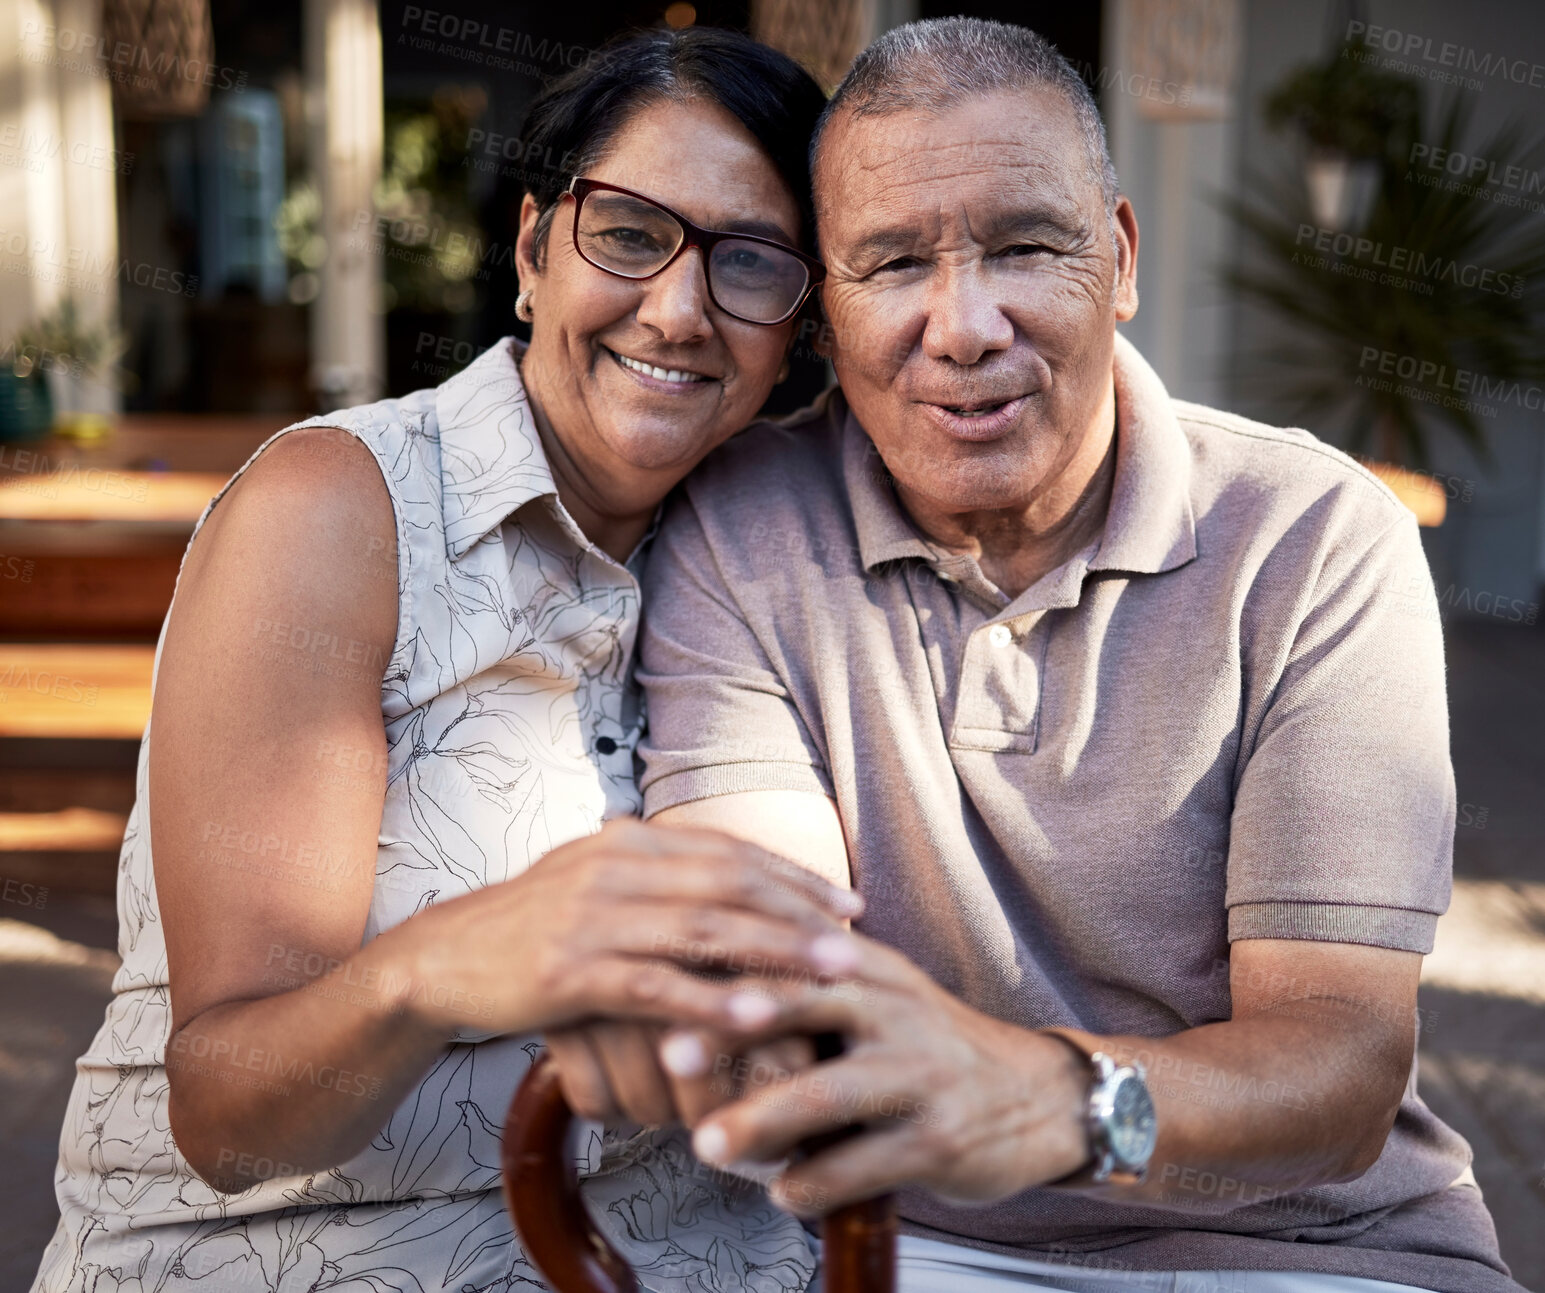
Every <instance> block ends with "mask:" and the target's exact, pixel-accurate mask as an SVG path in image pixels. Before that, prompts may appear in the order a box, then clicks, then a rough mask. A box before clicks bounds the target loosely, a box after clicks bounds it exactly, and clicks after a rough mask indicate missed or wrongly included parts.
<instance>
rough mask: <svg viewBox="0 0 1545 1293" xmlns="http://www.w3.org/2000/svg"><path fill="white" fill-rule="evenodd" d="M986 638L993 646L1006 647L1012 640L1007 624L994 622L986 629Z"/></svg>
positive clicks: (1012, 636)
mask: <svg viewBox="0 0 1545 1293" xmlns="http://www.w3.org/2000/svg"><path fill="white" fill-rule="evenodd" d="M987 640H988V641H989V642H991V643H992V644H993V646H995V647H1006V646H1008V644H1009V643H1010V642H1012V641H1013V640H1014V635H1013V633H1011V632H1010V631H1009V626H1008V625H1007V624H994V625H993V626H992V627H991V628H990V629H988V630H987Z"/></svg>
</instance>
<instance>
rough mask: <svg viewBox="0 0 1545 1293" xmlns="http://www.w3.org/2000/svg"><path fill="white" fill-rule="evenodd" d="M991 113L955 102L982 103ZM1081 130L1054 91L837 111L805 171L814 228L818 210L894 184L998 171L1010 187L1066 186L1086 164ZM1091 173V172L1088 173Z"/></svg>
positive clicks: (879, 195)
mask: <svg viewBox="0 0 1545 1293" xmlns="http://www.w3.org/2000/svg"><path fill="white" fill-rule="evenodd" d="M989 102H990V103H991V106H992V107H993V108H994V109H997V108H999V107H1001V108H1002V109H1003V111H1001V112H999V111H994V113H993V114H992V118H991V119H990V120H989V121H987V122H983V121H982V119H981V118H982V114H981V113H968V112H964V111H959V110H957V109H962V108H965V107H966V106H967V105H970V104H977V105H982V106H987V104H988V103H989ZM1082 143H1083V141H1082V137H1081V135H1080V133H1079V129H1078V123H1077V120H1076V118H1075V117H1074V115H1073V111H1072V108H1071V106H1070V105H1068V104H1067V103H1066V101H1065V100H1063V99H1062V98H1061V96H1060V95H1056V94H1050V93H1046V92H1044V91H1038V90H1029V91H1023V92H1020V93H1016V94H1013V95H1008V94H1001V95H993V96H989V98H988V99H983V98H971V99H967V100H965V101H963V102H962V103H959V104H954V105H951V106H950V107H948V108H946V109H944V110H942V111H936V110H932V109H927V108H904V109H898V110H896V111H892V112H885V113H875V114H861V113H857V112H852V111H848V112H839V113H838V114H837V115H836V116H835V117H833V119H832V120H831V122H830V123H829V124H828V126H827V128H826V132H825V135H824V137H823V139H822V141H821V148H820V153H819V155H818V157H817V164H816V169H815V174H814V176H813V177H812V178H813V181H814V190H815V205H816V222H817V231H818V232H819V227H820V224H821V221H822V213H823V212H824V213H826V214H827V218H828V220H829V216H830V213H831V212H832V211H834V210H837V209H851V208H852V204H854V203H864V204H868V203H875V202H884V201H886V200H887V199H888V198H892V197H895V196H898V194H897V193H896V192H895V191H896V190H897V189H900V188H906V187H917V186H920V185H928V186H933V185H942V186H946V187H947V186H948V185H950V184H951V183H952V182H960V181H966V180H971V181H976V180H980V179H982V178H989V179H993V178H997V179H1001V180H1002V181H1004V182H1005V183H1010V184H1012V185H1013V186H1014V187H1020V186H1021V185H1031V186H1035V185H1037V184H1038V183H1051V184H1055V185H1056V186H1057V187H1066V185H1067V182H1068V180H1069V179H1070V178H1071V177H1070V176H1069V175H1068V173H1067V172H1068V170H1069V168H1070V166H1071V168H1072V169H1073V170H1074V171H1075V173H1076V174H1077V175H1078V176H1080V177H1082V176H1083V174H1084V172H1085V171H1087V169H1088V168H1087V165H1086V164H1085V161H1084V156H1083V146H1082ZM1089 178H1090V179H1091V180H1092V178H1093V177H1089Z"/></svg>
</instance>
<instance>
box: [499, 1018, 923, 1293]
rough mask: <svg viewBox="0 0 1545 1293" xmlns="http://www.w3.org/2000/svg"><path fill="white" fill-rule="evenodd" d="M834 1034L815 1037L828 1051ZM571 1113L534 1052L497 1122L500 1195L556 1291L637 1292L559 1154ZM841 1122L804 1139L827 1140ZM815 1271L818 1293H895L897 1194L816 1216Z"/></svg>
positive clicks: (819, 1143)
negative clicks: (500, 1151) (505, 1113)
mask: <svg viewBox="0 0 1545 1293" xmlns="http://www.w3.org/2000/svg"><path fill="white" fill-rule="evenodd" d="M841 1045H842V1044H841V1040H840V1039H834V1038H833V1037H832V1036H831V1035H823V1036H822V1037H820V1038H817V1039H816V1053H817V1055H818V1056H819V1057H820V1058H822V1059H829V1058H831V1057H832V1056H833V1055H836V1054H839V1053H840V1052H841ZM573 1118H574V1115H573V1114H572V1113H571V1112H570V1110H569V1106H568V1102H567V1101H565V1100H564V1098H563V1092H562V1090H561V1089H560V1088H559V1085H558V1067H557V1065H556V1064H554V1063H553V1061H552V1059H551V1058H550V1057H549V1056H547V1055H542V1056H540V1057H539V1058H538V1059H537V1061H536V1063H534V1064H533V1065H532V1066H531V1071H530V1072H529V1073H527V1074H526V1077H525V1080H524V1081H523V1082H522V1083H521V1084H520V1089H519V1090H518V1091H516V1092H515V1099H514V1100H512V1101H511V1102H510V1112H509V1117H508V1118H506V1119H505V1123H504V1150H503V1156H502V1164H503V1168H504V1202H505V1205H506V1206H507V1207H508V1208H509V1210H510V1217H511V1218H512V1219H513V1221H514V1222H515V1230H516V1233H517V1234H518V1235H519V1236H520V1242H521V1246H522V1247H523V1248H524V1249H525V1251H526V1255H527V1256H528V1257H529V1258H530V1259H531V1261H532V1262H533V1263H534V1264H535V1265H536V1268H537V1269H538V1270H539V1271H541V1273H542V1275H543V1277H544V1278H545V1279H546V1280H547V1281H548V1282H549V1283H550V1284H551V1285H552V1286H553V1288H554V1289H555V1290H557V1293H638V1281H637V1280H636V1279H635V1278H634V1275H633V1271H632V1269H631V1268H630V1267H629V1266H628V1264H627V1262H625V1261H624V1260H623V1258H622V1256H621V1254H619V1253H618V1252H617V1250H616V1249H615V1248H613V1247H612V1246H611V1245H610V1244H609V1243H607V1242H606V1239H605V1238H604V1237H603V1236H602V1234H601V1232H600V1231H599V1230H597V1229H596V1226H595V1222H594V1221H592V1220H591V1218H590V1214H589V1212H588V1211H587V1210H586V1208H585V1203H584V1200H583V1199H582V1198H581V1197H580V1193H579V1181H578V1178H577V1176H576V1175H575V1173H574V1172H573V1171H571V1170H570V1167H569V1164H568V1161H567V1146H566V1139H567V1133H568V1129H569V1125H570V1123H572V1121H573ZM848 1134H851V1133H850V1131H849V1129H846V1128H845V1129H843V1130H842V1131H839V1132H835V1133H832V1134H831V1135H829V1136H822V1137H819V1138H817V1139H816V1140H814V1141H811V1142H808V1144H807V1145H806V1149H807V1150H813V1149H817V1148H821V1147H824V1146H825V1145H828V1144H831V1143H833V1142H834V1141H836V1140H839V1139H841V1138H842V1137H843V1136H845V1135H848ZM821 1249H822V1258H821V1272H822V1275H821V1278H822V1284H823V1288H824V1290H825V1293H895V1288H896V1199H895V1196H894V1195H890V1194H886V1195H882V1196H880V1197H878V1198H874V1199H866V1200H864V1201H863V1202H862V1203H854V1204H849V1205H848V1206H847V1207H845V1208H839V1209H837V1211H835V1212H833V1213H832V1214H831V1215H830V1216H828V1217H827V1218H826V1219H825V1221H823V1222H822V1225H821Z"/></svg>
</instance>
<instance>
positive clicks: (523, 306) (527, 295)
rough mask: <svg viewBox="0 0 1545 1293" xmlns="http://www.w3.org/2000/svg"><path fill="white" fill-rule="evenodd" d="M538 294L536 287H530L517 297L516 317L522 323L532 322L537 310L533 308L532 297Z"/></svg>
mask: <svg viewBox="0 0 1545 1293" xmlns="http://www.w3.org/2000/svg"><path fill="white" fill-rule="evenodd" d="M535 295H536V289H535V288H534V287H528V288H527V289H526V290H525V291H524V292H522V293H521V294H520V295H519V296H517V297H516V298H515V317H516V318H517V319H519V320H520V321H521V322H522V323H530V322H531V320H532V318H533V317H534V314H535V312H534V311H533V310H532V308H531V298H532V297H533V296H535Z"/></svg>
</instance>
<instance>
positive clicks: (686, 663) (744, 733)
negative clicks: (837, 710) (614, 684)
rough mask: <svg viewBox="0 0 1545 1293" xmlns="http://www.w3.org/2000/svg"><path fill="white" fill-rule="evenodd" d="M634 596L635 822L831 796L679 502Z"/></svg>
mask: <svg viewBox="0 0 1545 1293" xmlns="http://www.w3.org/2000/svg"><path fill="white" fill-rule="evenodd" d="M643 589H644V615H643V626H642V632H641V636H640V643H639V669H638V679H639V682H640V683H641V684H642V685H643V688H644V695H645V705H646V712H647V714H648V719H649V725H648V731H647V734H646V736H645V738H644V740H643V741H642V742H641V743H640V747H639V754H640V755H641V757H642V759H643V764H644V772H643V775H642V776H641V777H640V779H639V785H640V788H641V789H642V791H643V795H644V815H645V816H646V817H652V816H653V815H654V814H655V813H658V812H661V811H663V810H664V809H666V808H671V807H674V806H675V805H676V804H685V803H689V802H691V801H693V800H696V799H711V798H713V797H715V796H718V795H730V794H736V793H739V792H741V791H747V790H809V791H814V792H815V793H817V794H824V795H827V796H829V797H830V796H832V783H831V777H830V775H829V773H828V771H827V769H826V765H825V761H824V759H823V758H822V756H821V753H820V751H819V749H818V748H817V745H816V743H815V741H814V740H813V739H812V738H811V734H810V730H809V728H808V726H807V725H806V723H805V722H804V720H803V719H802V717H801V716H800V714H799V711H798V708H797V707H796V705H795V703H794V701H793V699H792V697H791V696H790V694H789V691H788V688H787V687H786V686H785V685H784V682H783V680H782V678H781V677H780V676H779V673H778V670H777V668H776V666H775V664H774V662H773V661H772V659H771V658H770V657H769V655H768V652H767V650H766V649H765V648H764V646H763V644H762V642H761V641H760V640H759V639H758V637H757V635H756V633H755V632H754V631H753V630H752V628H751V626H750V625H749V624H748V623H747V620H746V616H745V615H744V613H743V612H742V610H741V608H740V605H739V602H738V600H737V598H736V596H735V593H734V591H733V590H732V584H731V581H730V580H728V579H726V578H725V576H724V572H723V571H722V570H721V568H720V565H719V563H718V561H717V560H716V558H715V555H714V552H713V549H712V546H711V544H710V542H709V540H708V537H707V535H706V534H705V532H704V528H703V524H702V521H701V519H700V518H699V516H698V514H697V512H696V511H695V510H694V508H693V506H692V503H691V501H690V500H689V499H688V498H687V497H686V496H685V492H684V491H683V492H682V493H681V494H678V496H677V497H676V499H674V500H673V501H672V503H671V505H670V506H669V507H668V508H667V510H666V515H665V517H664V519H663V521H662V523H661V527H660V531H659V533H658V534H657V535H656V536H655V540H654V546H653V548H652V550H651V551H650V554H649V565H648V569H647V571H646V572H645V576H644V582H643Z"/></svg>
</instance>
